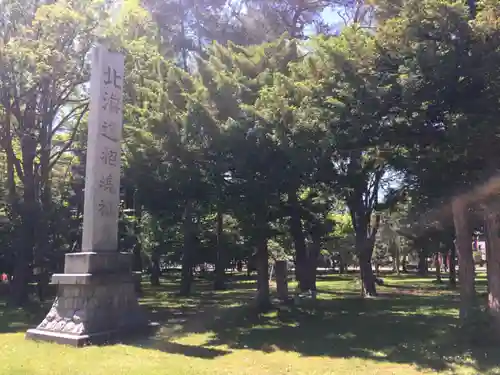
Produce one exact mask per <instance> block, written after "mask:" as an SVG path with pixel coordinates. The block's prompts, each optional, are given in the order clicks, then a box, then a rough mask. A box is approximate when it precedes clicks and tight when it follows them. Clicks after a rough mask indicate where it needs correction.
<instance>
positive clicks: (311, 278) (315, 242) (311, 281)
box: [304, 235, 321, 292]
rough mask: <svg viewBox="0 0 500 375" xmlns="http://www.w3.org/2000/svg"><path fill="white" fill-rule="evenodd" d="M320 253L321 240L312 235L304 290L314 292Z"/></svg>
mask: <svg viewBox="0 0 500 375" xmlns="http://www.w3.org/2000/svg"><path fill="white" fill-rule="evenodd" d="M320 252H321V239H320V238H318V237H317V236H314V235H313V239H312V243H311V246H310V249H309V254H308V259H307V273H306V275H305V282H304V286H305V287H306V288H307V289H306V290H310V291H312V292H316V278H317V268H318V257H319V254H320Z"/></svg>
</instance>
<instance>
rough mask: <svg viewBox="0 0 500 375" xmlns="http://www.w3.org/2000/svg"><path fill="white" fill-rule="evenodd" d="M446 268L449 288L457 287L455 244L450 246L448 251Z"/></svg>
mask: <svg viewBox="0 0 500 375" xmlns="http://www.w3.org/2000/svg"><path fill="white" fill-rule="evenodd" d="M448 270H449V272H450V274H449V282H450V288H456V287H457V264H456V249H455V246H453V247H452V248H451V250H450V251H449V252H448Z"/></svg>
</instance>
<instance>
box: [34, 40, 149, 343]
mask: <svg viewBox="0 0 500 375" xmlns="http://www.w3.org/2000/svg"><path fill="white" fill-rule="evenodd" d="M123 75H124V57H123V55H121V54H119V53H113V52H109V51H108V50H107V49H106V48H104V47H103V46H100V45H99V46H97V47H96V48H95V49H94V50H93V54H92V71H91V79H90V112H89V121H88V145H87V165H86V175H85V204H84V212H83V215H84V217H83V241H82V251H81V252H78V253H71V254H66V257H65V264H64V273H62V274H54V275H53V276H52V284H57V285H58V292H57V297H56V298H55V301H54V303H53V305H52V308H51V309H50V311H49V313H48V314H47V316H46V317H45V319H44V320H43V321H42V322H41V323H40V324H39V325H38V327H36V328H35V329H30V330H28V332H27V333H26V337H27V338H30V339H35V340H44V341H53V342H58V343H62V344H69V345H73V346H82V345H86V344H90V343H103V342H107V341H109V340H114V339H116V338H118V337H120V335H121V334H123V333H127V334H129V333H130V332H132V331H135V332H141V331H142V330H144V329H146V328H147V327H148V321H147V319H146V316H145V314H144V312H143V311H142V310H141V308H140V307H139V304H138V302H137V296H136V293H135V290H134V280H133V276H132V270H131V264H132V262H131V260H132V259H131V254H128V253H120V252H118V207H119V203H120V140H121V135H122V126H123V117H122V116H123V109H122V89H123Z"/></svg>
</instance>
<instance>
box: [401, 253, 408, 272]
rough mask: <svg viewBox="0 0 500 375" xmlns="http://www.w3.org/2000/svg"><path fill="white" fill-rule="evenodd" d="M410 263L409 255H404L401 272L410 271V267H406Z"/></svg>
mask: <svg viewBox="0 0 500 375" xmlns="http://www.w3.org/2000/svg"><path fill="white" fill-rule="evenodd" d="M407 265H408V255H405V256H404V257H403V261H402V262H401V272H403V273H408V269H407V268H406V267H407Z"/></svg>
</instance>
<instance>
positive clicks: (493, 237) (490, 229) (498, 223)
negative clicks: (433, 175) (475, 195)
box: [484, 207, 500, 335]
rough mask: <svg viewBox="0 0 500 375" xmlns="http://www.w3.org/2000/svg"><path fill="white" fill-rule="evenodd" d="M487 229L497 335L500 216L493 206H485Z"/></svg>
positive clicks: (490, 294) (499, 331)
mask: <svg viewBox="0 0 500 375" xmlns="http://www.w3.org/2000/svg"><path fill="white" fill-rule="evenodd" d="M484 210H485V215H484V221H485V227H486V228H485V229H486V237H487V240H486V241H487V244H486V259H487V262H488V263H487V267H488V311H489V313H490V315H491V317H492V319H493V325H494V330H495V333H496V335H499V334H500V237H499V234H500V218H499V216H498V214H497V213H496V212H494V211H493V210H492V209H491V208H488V207H484Z"/></svg>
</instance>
